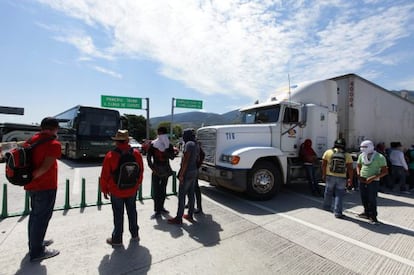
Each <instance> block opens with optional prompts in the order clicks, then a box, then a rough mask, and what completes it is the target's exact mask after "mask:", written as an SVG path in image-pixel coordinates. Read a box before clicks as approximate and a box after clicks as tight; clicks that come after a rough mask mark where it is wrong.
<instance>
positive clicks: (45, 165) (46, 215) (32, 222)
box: [24, 117, 61, 261]
mask: <svg viewBox="0 0 414 275" xmlns="http://www.w3.org/2000/svg"><path fill="white" fill-rule="evenodd" d="M40 128H41V131H40V132H39V133H37V134H35V135H34V136H33V137H32V138H30V139H29V140H28V141H27V142H26V143H29V144H33V143H35V142H37V141H41V140H44V139H49V140H48V141H45V142H43V143H39V145H37V146H36V147H34V148H33V151H32V161H33V173H32V175H33V179H32V181H31V182H30V183H28V184H27V185H25V187H24V189H25V190H26V191H28V193H29V196H30V207H31V211H30V216H29V224H28V233H29V254H30V261H41V260H43V259H47V258H51V257H54V256H56V255H58V254H59V250H56V249H48V248H46V246H49V245H51V244H52V243H53V240H45V239H44V238H45V235H46V231H47V227H48V225H49V221H50V219H51V218H52V214H53V208H54V206H55V201H56V192H57V185H58V174H57V173H58V163H57V159H58V158H60V156H61V144H60V142H59V141H57V140H56V135H57V131H58V128H59V123H58V121H57V120H56V119H55V118H53V117H46V118H44V119H43V120H42V122H41V123H40Z"/></svg>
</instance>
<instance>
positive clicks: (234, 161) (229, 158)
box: [221, 155, 240, 165]
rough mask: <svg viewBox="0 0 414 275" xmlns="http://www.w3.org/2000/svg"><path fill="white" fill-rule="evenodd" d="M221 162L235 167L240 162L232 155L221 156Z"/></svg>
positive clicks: (237, 157)
mask: <svg viewBox="0 0 414 275" xmlns="http://www.w3.org/2000/svg"><path fill="white" fill-rule="evenodd" d="M221 161H223V162H228V163H231V164H232V165H237V164H238V163H239V161H240V157H239V156H232V155H221Z"/></svg>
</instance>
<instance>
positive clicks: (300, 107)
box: [197, 74, 414, 199]
mask: <svg viewBox="0 0 414 275" xmlns="http://www.w3.org/2000/svg"><path fill="white" fill-rule="evenodd" d="M367 98H371V99H374V100H373V101H372V100H370V99H367ZM391 103H392V104H395V110H394V108H391V106H388V108H385V107H384V110H381V109H379V110H377V111H375V110H374V109H375V108H382V106H386V105H387V104H391ZM413 107H414V104H413V103H411V102H409V101H407V100H405V99H403V98H400V97H398V96H395V95H392V94H390V93H389V92H387V91H385V90H384V89H382V88H380V87H378V86H376V85H375V84H372V83H370V82H369V81H367V80H364V79H362V78H361V77H359V76H357V75H354V74H351V75H346V76H341V77H338V78H333V79H329V80H322V81H313V82H307V83H301V84H298V85H293V86H291V87H288V88H284V89H280V90H278V91H277V92H276V93H275V94H273V95H271V96H270V98H269V100H268V101H267V102H264V103H260V104H255V105H253V106H249V107H246V108H242V109H241V110H240V111H241V112H242V114H243V124H244V125H239V124H237V125H221V126H208V127H203V128H200V129H199V130H198V131H197V138H198V140H199V141H200V142H201V146H202V148H203V150H204V151H205V153H206V158H205V160H204V163H203V165H202V167H201V169H200V174H199V177H200V179H203V180H206V181H208V182H210V183H211V184H212V185H219V186H223V187H226V188H229V189H232V190H236V191H240V192H247V193H248V194H249V195H250V196H251V197H253V198H256V199H269V198H271V197H273V196H274V195H275V194H276V193H277V191H278V190H279V188H280V186H281V185H282V184H285V183H288V182H291V181H293V180H295V179H296V178H298V177H299V176H300V177H303V172H302V171H301V169H300V168H301V167H302V166H301V164H300V163H298V151H299V146H300V144H302V142H303V141H304V140H305V139H307V138H310V139H312V141H313V147H314V149H315V151H316V152H317V154H318V156H319V157H321V156H322V154H323V152H324V151H325V150H327V149H328V148H330V147H332V146H333V142H334V140H335V139H336V138H338V137H339V136H342V137H344V138H345V139H346V140H347V141H348V142H349V143H348V144H350V147H353V148H357V147H358V146H359V143H360V141H362V140H363V139H364V138H370V139H373V141H374V142H379V141H384V142H391V141H401V142H402V143H404V142H406V141H408V140H414V139H413V138H414V137H413V134H414V133H413V129H414V125H413V123H414V108H413ZM377 116H378V118H377ZM379 119H380V120H383V121H384V122H390V121H392V120H396V121H398V123H399V125H405V126H409V128H408V129H407V130H399V131H398V132H396V131H395V130H396V128H397V126H395V125H394V124H395V123H396V122H394V124H393V125H391V126H389V127H390V128H389V129H387V127H388V125H387V124H384V123H383V122H381V121H378V120H379ZM393 132H394V133H393Z"/></svg>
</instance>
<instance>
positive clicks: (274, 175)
mask: <svg viewBox="0 0 414 275" xmlns="http://www.w3.org/2000/svg"><path fill="white" fill-rule="evenodd" d="M280 178H281V177H280V172H279V170H278V169H277V168H276V166H275V165H273V164H272V163H271V162H269V161H259V162H257V163H256V164H255V165H254V166H253V169H252V170H251V171H250V173H249V175H248V182H247V194H248V195H249V197H251V198H253V199H256V200H269V199H271V198H272V197H274V196H275V194H276V193H277V192H278V191H279V187H280V183H281V180H280Z"/></svg>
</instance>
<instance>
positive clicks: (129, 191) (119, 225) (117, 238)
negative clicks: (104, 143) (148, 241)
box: [99, 130, 144, 246]
mask: <svg viewBox="0 0 414 275" xmlns="http://www.w3.org/2000/svg"><path fill="white" fill-rule="evenodd" d="M112 139H113V140H115V142H116V149H115V150H111V151H109V152H108V153H106V155H105V159H104V161H103V165H102V171H101V177H100V182H99V183H100V186H101V191H102V193H103V194H104V197H105V199H108V195H109V196H110V197H111V203H112V212H113V220H114V230H113V231H112V237H110V238H108V239H107V240H106V242H107V243H108V244H110V245H112V246H121V245H122V234H123V231H124V207H125V208H126V211H127V215H128V222H129V232H130V233H131V240H133V241H139V235H138V229H139V227H138V217H137V216H138V215H137V208H136V198H137V191H138V188H139V186H140V185H141V183H142V178H143V172H144V165H143V161H142V156H141V153H140V152H139V151H138V150H136V149H132V148H131V146H130V145H129V144H128V142H129V135H128V130H118V132H117V133H116V135H115V137H112ZM131 149H132V154H133V156H134V160H135V163H136V164H137V165H138V167H139V169H138V170H139V171H138V175H137V178H136V184H135V185H134V186H132V187H128V188H125V189H124V188H122V187H120V185H119V180H117V181H118V182H116V181H115V176H114V175H115V174H116V171H117V169H118V166H119V161H120V159H121V154H126V153H128V151H130V150H131Z"/></svg>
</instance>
